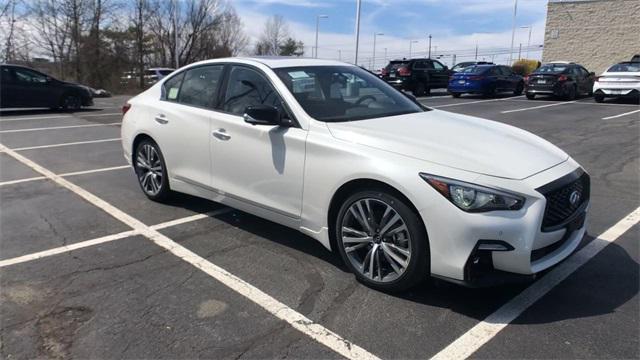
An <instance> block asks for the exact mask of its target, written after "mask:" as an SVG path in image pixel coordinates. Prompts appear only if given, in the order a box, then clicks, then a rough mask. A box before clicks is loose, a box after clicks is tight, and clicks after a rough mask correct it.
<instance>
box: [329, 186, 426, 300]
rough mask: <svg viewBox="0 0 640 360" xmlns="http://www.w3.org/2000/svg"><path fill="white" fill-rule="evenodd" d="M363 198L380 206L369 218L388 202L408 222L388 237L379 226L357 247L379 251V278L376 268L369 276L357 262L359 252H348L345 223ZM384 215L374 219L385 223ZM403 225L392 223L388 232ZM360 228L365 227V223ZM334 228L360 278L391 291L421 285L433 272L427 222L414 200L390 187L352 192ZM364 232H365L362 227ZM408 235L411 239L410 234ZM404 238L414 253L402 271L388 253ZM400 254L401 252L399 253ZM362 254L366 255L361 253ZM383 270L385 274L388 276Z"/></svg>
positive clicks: (346, 258) (344, 254)
mask: <svg viewBox="0 0 640 360" xmlns="http://www.w3.org/2000/svg"><path fill="white" fill-rule="evenodd" d="M360 201H369V202H370V203H373V204H372V205H371V207H370V208H371V209H376V208H377V209H378V210H377V211H376V210H373V211H371V213H369V214H374V215H373V216H371V217H368V219H371V218H375V217H376V216H379V215H380V214H381V212H382V211H380V209H381V208H380V206H384V205H386V206H389V207H391V209H392V210H393V211H394V212H395V214H397V215H399V216H400V220H401V221H402V222H404V225H405V226H406V228H405V229H406V230H401V231H398V232H396V233H394V234H392V235H390V236H391V238H389V234H387V237H384V234H383V233H378V231H381V230H382V229H375V230H373V232H375V234H374V235H373V236H372V235H371V234H369V238H370V240H366V241H364V242H363V243H366V244H365V245H364V246H363V247H359V248H358V250H356V251H359V252H361V253H366V254H376V255H377V257H376V260H377V261H376V264H377V267H378V276H377V278H378V279H377V280H376V279H374V278H376V276H375V271H373V272H372V273H374V275H372V276H371V277H369V276H367V275H365V273H364V272H365V271H366V269H365V270H359V269H358V268H357V267H356V265H355V264H354V263H352V261H353V262H358V261H357V259H354V258H355V257H356V256H357V254H355V253H356V251H351V252H350V254H353V255H347V251H346V250H345V246H346V245H345V243H344V242H343V226H346V225H348V223H347V222H348V221H351V222H353V219H354V217H353V215H352V213H351V212H350V211H349V208H350V207H351V206H352V205H355V204H357V203H358V202H360ZM389 217H390V215H389ZM384 219H385V218H384V217H382V218H380V219H377V220H376V219H374V222H376V227H377V226H379V225H381V224H380V223H383V221H384ZM387 219H388V218H387ZM400 220H398V221H400ZM387 221H390V220H387ZM356 224H357V223H356ZM360 224H361V223H360ZM383 224H384V223H383ZM393 225H397V222H396V223H393ZM401 225H402V224H401ZM401 225H398V226H397V227H392V228H391V229H389V230H387V232H389V231H395V230H396V229H397V228H401V227H402V226H401ZM360 228H361V229H363V228H364V227H360ZM334 229H335V234H334V235H335V239H336V245H337V246H336V247H337V248H338V251H339V252H340V255H341V256H342V259H343V260H344V262H345V264H346V265H347V267H348V268H349V269H350V270H351V272H352V273H354V275H355V277H356V279H358V281H360V282H362V283H363V284H365V285H367V286H369V287H372V288H374V289H378V290H381V291H387V292H396V291H402V290H406V289H408V288H411V287H412V286H415V285H417V284H418V283H419V282H421V281H423V280H425V279H426V278H427V277H428V276H429V241H428V238H427V233H426V230H425V228H424V225H423V224H422V222H421V221H420V219H419V217H418V215H417V214H416V213H415V212H414V211H413V210H412V208H411V206H410V204H407V203H406V201H405V200H402V199H400V198H399V197H398V196H397V195H395V194H393V193H392V192H390V191H388V190H384V189H370V190H362V191H358V192H357V193H355V194H353V195H351V196H349V197H348V198H347V199H346V200H345V201H344V202H343V204H342V206H341V207H340V210H339V211H338V215H337V217H336V218H335V219H334ZM360 233H364V232H363V231H360ZM347 234H348V233H347ZM401 235H402V236H401ZM407 235H408V237H409V239H407V238H406V236H407ZM359 236H362V235H359ZM376 237H377V239H376ZM376 241H377V246H376ZM400 242H404V243H403V244H404V245H407V247H406V248H404V249H409V252H410V256H409V257H408V262H407V263H406V267H404V269H403V270H402V271H400V272H398V271H395V270H394V269H392V267H393V264H391V263H390V260H389V259H390V257H389V256H388V255H386V254H389V253H388V249H389V246H394V248H397V247H398V246H400V245H401V244H400ZM390 244H391V245H390ZM374 246H376V249H379V252H371V249H373V247H374ZM385 249H386V250H385ZM398 254H399V253H396V255H398ZM372 256H373V255H372ZM360 258H362V256H361V255H360ZM367 259H371V257H369V258H367V257H366V256H364V259H363V260H362V263H363V264H364V263H368V262H369V261H368V260H367ZM403 260H405V261H407V259H406V258H404V259H403ZM372 263H373V261H372ZM381 264H383V265H386V267H385V266H381ZM394 264H395V267H398V266H399V265H400V262H397V263H396V262H394ZM361 271H362V272H361ZM383 274H385V275H386V276H385V275H383ZM385 277H389V280H385Z"/></svg>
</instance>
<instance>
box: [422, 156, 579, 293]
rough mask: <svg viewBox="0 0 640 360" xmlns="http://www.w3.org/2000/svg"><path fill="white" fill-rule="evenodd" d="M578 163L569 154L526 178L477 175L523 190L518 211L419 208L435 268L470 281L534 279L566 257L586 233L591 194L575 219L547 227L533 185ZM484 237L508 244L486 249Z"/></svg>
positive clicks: (485, 283)
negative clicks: (521, 201)
mask: <svg viewBox="0 0 640 360" xmlns="http://www.w3.org/2000/svg"><path fill="white" fill-rule="evenodd" d="M579 169H580V168H579V165H578V164H577V163H575V161H573V160H571V159H569V160H567V161H566V162H564V163H562V164H559V165H556V166H555V167H553V168H551V169H548V170H546V171H544V172H542V173H539V174H536V175H534V176H531V177H529V178H527V179H524V180H508V179H496V178H492V177H488V176H485V175H482V176H481V177H480V178H479V179H478V180H477V181H476V183H479V184H480V185H485V186H490V187H494V188H499V189H503V190H507V189H512V191H516V192H519V193H520V194H521V195H525V196H526V202H525V206H524V207H523V209H521V210H518V211H493V212H486V213H466V212H463V211H461V210H460V209H458V208H456V207H455V206H452V205H451V204H447V205H448V206H445V205H444V204H443V205H441V206H439V207H438V211H433V210H434V209H431V208H427V209H424V210H423V211H421V212H420V213H421V216H422V218H423V221H424V222H425V224H426V226H427V230H428V233H429V241H430V243H429V245H430V249H431V271H432V274H433V275H434V276H436V277H440V278H444V279H446V280H449V281H454V282H458V283H462V284H465V285H469V286H489V285H496V284H501V283H505V282H513V281H521V280H528V279H532V278H533V277H534V276H535V274H536V273H539V272H541V271H543V270H546V269H548V268H550V267H552V266H554V265H556V264H557V263H559V262H561V261H562V260H564V259H565V258H567V257H568V256H569V255H570V254H571V253H572V252H573V251H574V250H575V249H576V248H577V247H578V245H579V244H580V242H581V240H582V238H583V237H584V234H585V230H586V214H587V211H588V206H589V204H588V200H586V201H585V202H584V203H583V207H582V208H581V209H579V210H576V212H575V214H573V215H574V218H573V219H576V220H575V221H573V219H571V220H572V221H571V222H570V223H569V224H566V225H563V226H561V227H560V228H557V229H552V231H549V229H545V231H543V219H544V217H545V209H546V204H547V199H546V198H545V196H544V195H543V194H542V193H540V192H538V191H536V190H535V189H539V188H540V187H542V186H544V185H547V184H549V183H552V182H554V181H556V180H558V179H560V178H563V177H565V176H567V175H568V174H572V173H574V172H575V171H576V170H579ZM483 180H486V182H484V183H483ZM518 190H520V191H518ZM444 200H445V201H446V199H444ZM429 224H449V226H431V227H430V226H429ZM451 224H455V225H456V226H451ZM483 242H496V243H503V244H505V247H507V248H508V250H503V251H500V250H482V249H481V248H480V247H479V245H480V244H482V243H483Z"/></svg>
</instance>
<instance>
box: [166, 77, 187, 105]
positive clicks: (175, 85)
mask: <svg viewBox="0 0 640 360" xmlns="http://www.w3.org/2000/svg"><path fill="white" fill-rule="evenodd" d="M183 78H184V72H181V73H180V74H178V75H176V76H174V77H172V78H171V79H169V80H167V81H165V83H164V84H163V85H162V100H168V101H178V94H179V93H180V85H181V84H182V79H183Z"/></svg>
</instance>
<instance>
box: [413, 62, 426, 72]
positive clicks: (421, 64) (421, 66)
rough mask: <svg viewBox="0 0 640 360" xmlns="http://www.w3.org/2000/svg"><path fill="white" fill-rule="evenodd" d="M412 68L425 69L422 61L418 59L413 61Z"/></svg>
mask: <svg viewBox="0 0 640 360" xmlns="http://www.w3.org/2000/svg"><path fill="white" fill-rule="evenodd" d="M413 68H414V69H416V70H424V69H425V65H424V61H422V60H418V61H416V62H414V63H413Z"/></svg>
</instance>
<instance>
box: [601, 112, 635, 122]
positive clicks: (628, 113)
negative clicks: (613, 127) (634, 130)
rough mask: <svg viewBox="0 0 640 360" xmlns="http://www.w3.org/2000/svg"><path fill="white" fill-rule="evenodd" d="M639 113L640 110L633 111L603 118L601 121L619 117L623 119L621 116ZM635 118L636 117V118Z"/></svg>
mask: <svg viewBox="0 0 640 360" xmlns="http://www.w3.org/2000/svg"><path fill="white" fill-rule="evenodd" d="M638 112H640V110H634V111H629V112H626V113H623V114H618V115H613V116H607V117H603V118H602V120H609V119H617V118H619V117H623V116H627V115H631V114H635V113H638ZM636 118H637V117H636Z"/></svg>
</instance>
